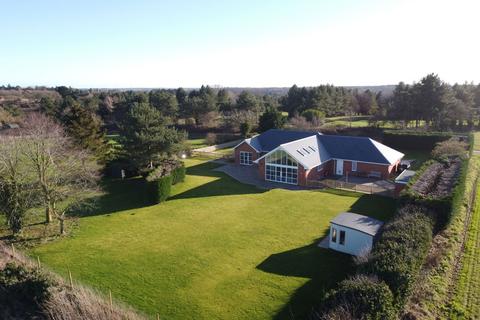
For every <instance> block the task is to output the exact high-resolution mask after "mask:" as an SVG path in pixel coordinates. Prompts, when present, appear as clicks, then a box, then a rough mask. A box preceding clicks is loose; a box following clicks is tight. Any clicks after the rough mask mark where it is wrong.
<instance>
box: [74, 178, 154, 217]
mask: <svg viewBox="0 0 480 320" xmlns="http://www.w3.org/2000/svg"><path fill="white" fill-rule="evenodd" d="M101 187H102V190H103V193H102V194H101V195H100V196H94V197H90V198H88V199H85V200H84V201H83V202H82V203H81V204H80V205H79V206H78V207H77V208H75V210H73V211H72V212H71V213H70V214H69V215H70V216H73V217H86V216H96V215H103V214H110V213H113V212H118V211H124V210H130V209H136V208H142V207H146V206H148V205H149V203H148V201H147V200H148V199H147V192H146V184H145V182H144V180H143V179H142V178H131V179H126V180H118V179H115V180H113V179H108V180H104V181H103V182H102V185H101Z"/></svg>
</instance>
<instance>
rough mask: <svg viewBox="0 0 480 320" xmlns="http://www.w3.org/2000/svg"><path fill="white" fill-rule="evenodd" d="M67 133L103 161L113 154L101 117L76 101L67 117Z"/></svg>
mask: <svg viewBox="0 0 480 320" xmlns="http://www.w3.org/2000/svg"><path fill="white" fill-rule="evenodd" d="M65 126H66V128H67V133H68V134H69V135H70V137H72V138H73V140H74V142H75V143H76V144H77V145H79V146H80V147H82V148H85V149H87V150H90V151H91V152H92V153H93V154H95V155H96V156H97V158H98V159H100V160H101V161H106V160H109V159H110V158H111V156H112V154H111V152H112V151H111V150H110V148H109V146H108V144H107V140H106V137H105V132H104V131H103V129H102V121H101V119H100V118H99V117H98V116H97V115H96V114H95V113H93V112H92V111H91V110H89V109H87V108H86V107H84V106H82V105H81V104H80V102H78V101H74V102H73V103H72V104H71V106H70V108H69V112H68V114H67V115H66V117H65Z"/></svg>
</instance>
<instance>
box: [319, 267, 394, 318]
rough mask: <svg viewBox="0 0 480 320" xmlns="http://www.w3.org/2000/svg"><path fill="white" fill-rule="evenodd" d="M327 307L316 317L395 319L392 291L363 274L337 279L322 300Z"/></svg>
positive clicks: (373, 278)
mask: <svg viewBox="0 0 480 320" xmlns="http://www.w3.org/2000/svg"><path fill="white" fill-rule="evenodd" d="M325 305H326V307H327V310H326V312H324V313H323V315H321V316H317V317H316V318H317V319H334V318H337V316H339V315H341V316H342V318H343V319H346V318H344V317H345V316H347V315H348V316H350V317H349V319H372V320H377V319H378V320H380V319H381V320H389V319H395V309H394V307H393V295H392V292H391V291H390V289H389V288H388V286H387V285H386V284H385V282H383V281H380V280H378V279H377V278H375V277H368V276H364V275H360V276H356V277H353V278H349V279H346V280H343V281H342V282H340V284H339V286H338V289H336V290H334V291H333V292H332V293H331V294H330V295H329V296H328V297H327V301H326V303H325Z"/></svg>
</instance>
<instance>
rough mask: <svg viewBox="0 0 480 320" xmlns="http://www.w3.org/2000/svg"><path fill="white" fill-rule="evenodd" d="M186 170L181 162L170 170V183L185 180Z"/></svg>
mask: <svg viewBox="0 0 480 320" xmlns="http://www.w3.org/2000/svg"><path fill="white" fill-rule="evenodd" d="M186 171H187V170H186V169H185V165H184V164H183V163H182V164H181V165H180V166H179V167H177V168H175V169H174V170H173V171H172V184H177V183H179V182H183V181H185V175H186Z"/></svg>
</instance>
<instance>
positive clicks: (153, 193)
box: [147, 175, 173, 204]
mask: <svg viewBox="0 0 480 320" xmlns="http://www.w3.org/2000/svg"><path fill="white" fill-rule="evenodd" d="M172 180H173V179H172V176H171V175H168V176H164V177H161V178H158V179H157V180H153V181H149V182H147V183H148V196H149V200H150V203H151V204H158V203H161V202H163V201H165V200H167V199H168V197H169V196H170V191H171V187H172Z"/></svg>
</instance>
